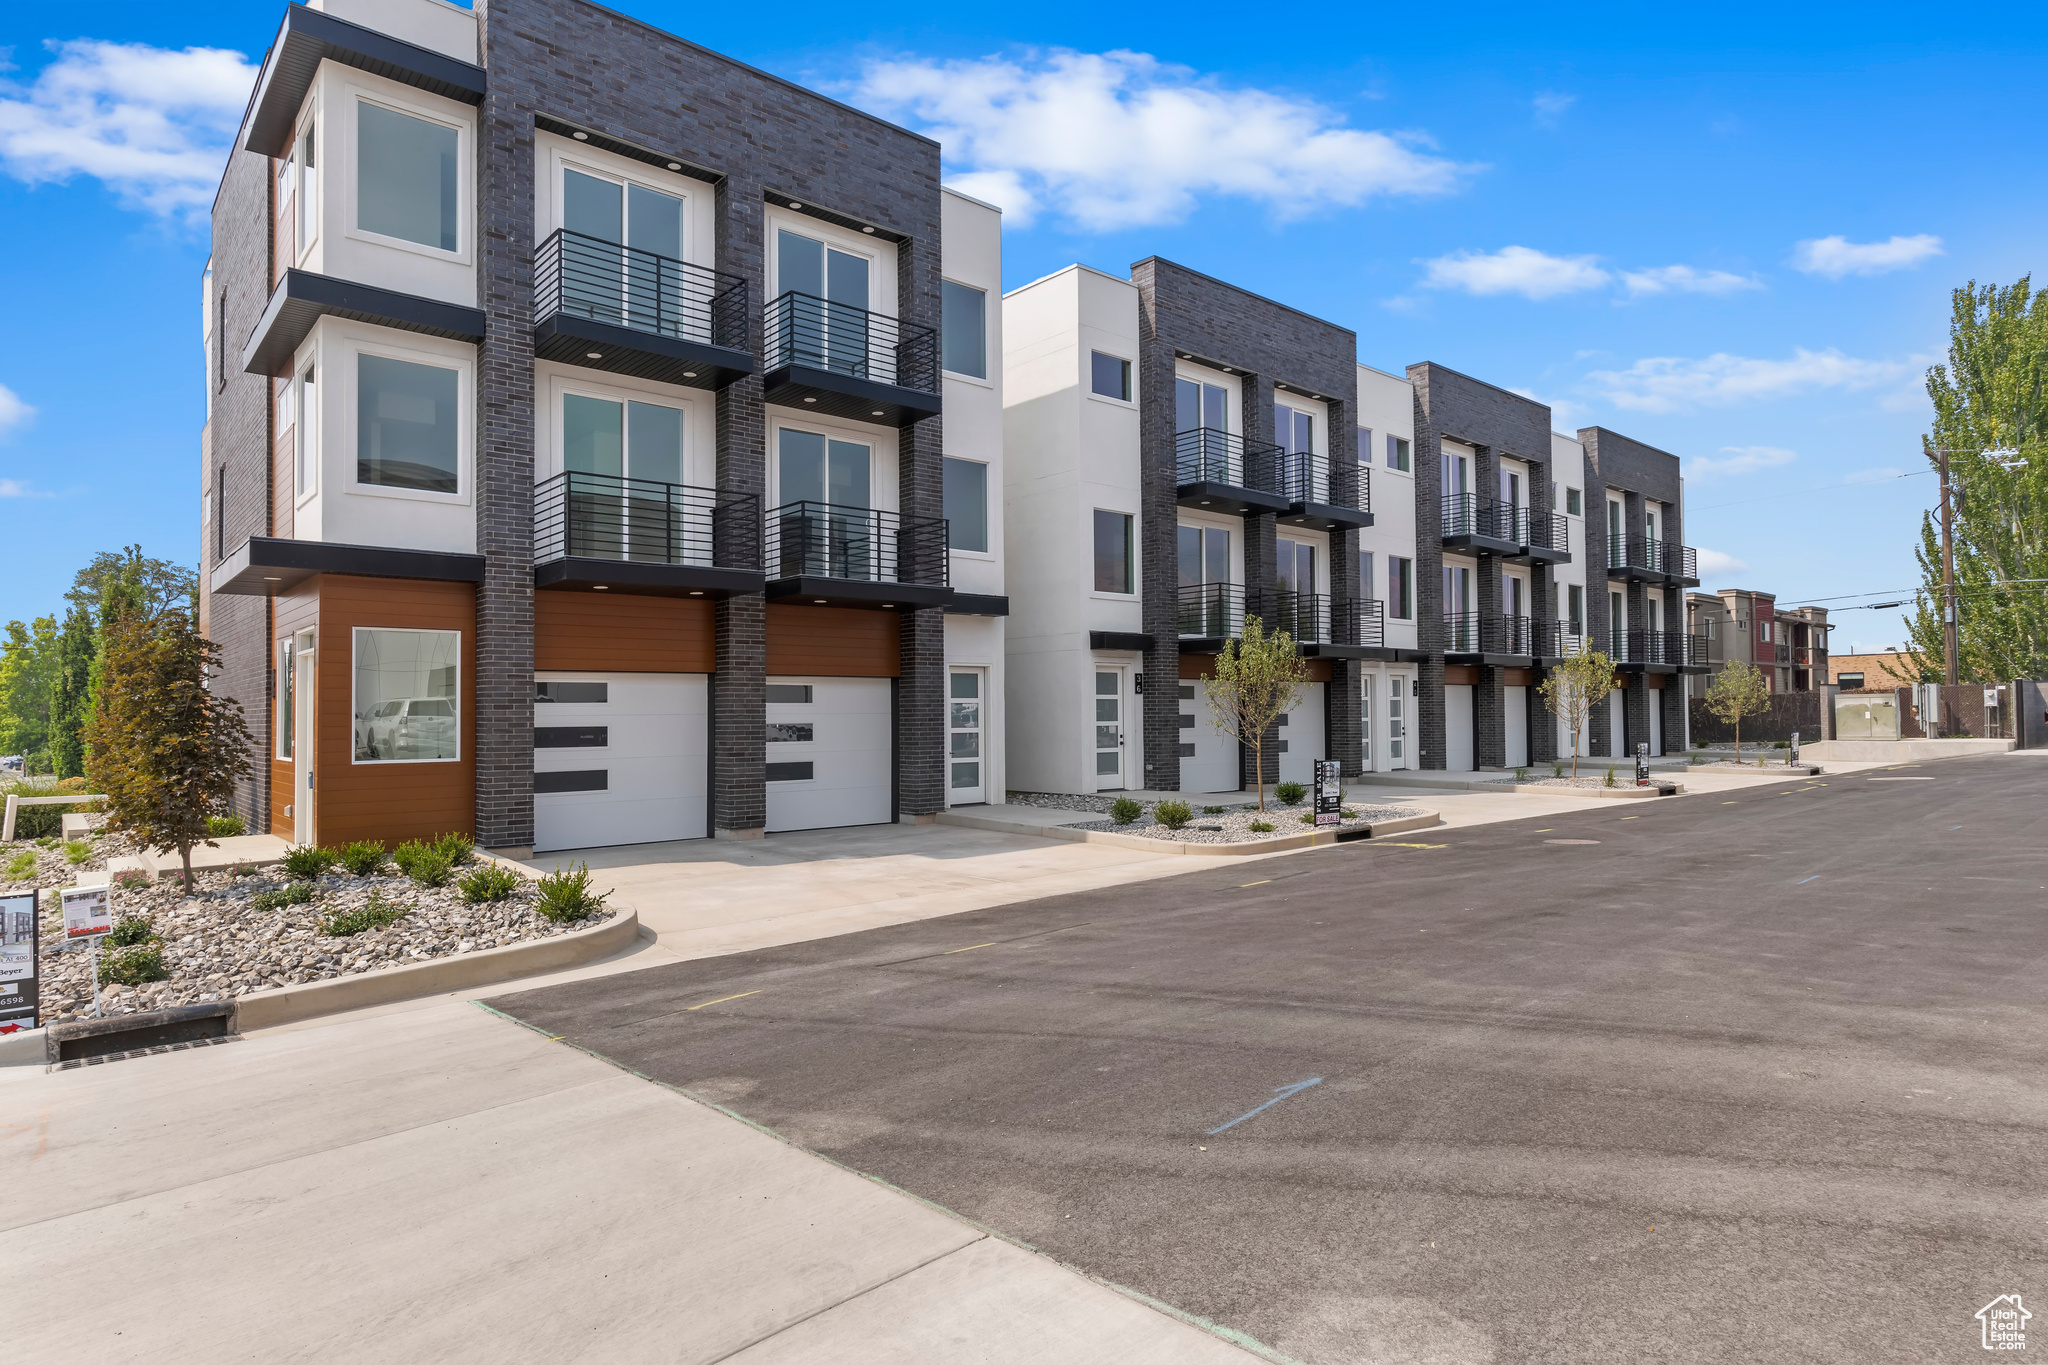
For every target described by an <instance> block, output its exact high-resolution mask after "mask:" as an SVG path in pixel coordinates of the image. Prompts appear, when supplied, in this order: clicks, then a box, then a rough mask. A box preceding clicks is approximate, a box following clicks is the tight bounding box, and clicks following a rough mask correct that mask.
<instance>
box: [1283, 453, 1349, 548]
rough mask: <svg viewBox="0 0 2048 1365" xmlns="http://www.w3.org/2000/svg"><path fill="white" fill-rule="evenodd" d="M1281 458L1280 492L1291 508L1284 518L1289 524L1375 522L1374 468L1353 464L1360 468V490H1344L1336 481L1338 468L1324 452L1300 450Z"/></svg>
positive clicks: (1333, 527)
mask: <svg viewBox="0 0 2048 1365" xmlns="http://www.w3.org/2000/svg"><path fill="white" fill-rule="evenodd" d="M1279 459H1280V495H1281V496H1282V497H1284V498H1286V499H1287V510H1286V511H1285V512H1282V513H1281V514H1280V520H1282V521H1284V522H1286V523H1287V524H1288V525H1289V526H1306V527H1309V528H1310V529H1312V530H1317V531H1348V530H1353V529H1356V528H1358V527H1361V526H1370V525H1372V469H1371V467H1370V466H1367V465H1362V464H1353V465H1352V466H1351V467H1352V468H1353V469H1356V470H1357V471H1358V492H1357V494H1356V495H1355V496H1354V495H1352V494H1350V493H1345V492H1342V491H1340V490H1339V489H1338V487H1337V485H1336V484H1335V483H1334V482H1333V481H1332V479H1333V476H1334V475H1335V474H1336V472H1337V471H1336V470H1335V469H1333V468H1332V467H1331V465H1330V461H1329V460H1328V459H1327V458H1326V457H1324V456H1321V455H1308V454H1303V453H1299V452H1295V453H1288V454H1283V455H1281V456H1280V457H1279Z"/></svg>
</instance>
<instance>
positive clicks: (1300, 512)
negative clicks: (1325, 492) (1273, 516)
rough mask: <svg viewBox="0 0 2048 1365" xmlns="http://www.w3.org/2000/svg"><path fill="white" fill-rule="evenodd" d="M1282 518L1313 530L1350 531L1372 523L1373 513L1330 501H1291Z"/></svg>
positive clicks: (1291, 524)
mask: <svg viewBox="0 0 2048 1365" xmlns="http://www.w3.org/2000/svg"><path fill="white" fill-rule="evenodd" d="M1280 520H1281V522H1282V523H1283V524H1285V525H1288V526H1305V527H1307V528H1308V529H1309V530H1311V531H1349V530H1354V529H1357V528H1359V527H1364V526H1370V525H1372V513H1370V512H1362V511H1360V510H1359V509H1358V508H1356V507H1339V506H1338V505H1337V504H1335V503H1329V502H1291V503H1289V504H1287V510H1286V511H1284V512H1282V513H1281V514H1280Z"/></svg>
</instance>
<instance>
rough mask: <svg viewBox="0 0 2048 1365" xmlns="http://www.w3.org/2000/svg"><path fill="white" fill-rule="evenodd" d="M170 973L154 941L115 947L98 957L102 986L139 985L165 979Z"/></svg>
mask: <svg viewBox="0 0 2048 1365" xmlns="http://www.w3.org/2000/svg"><path fill="white" fill-rule="evenodd" d="M170 974H171V973H170V971H169V969H168V968H166V967H165V966H164V950H163V948H162V947H161V946H160V945H158V944H156V943H138V944H136V945H135V946H134V947H132V948H116V949H114V951H112V952H111V953H105V954H102V955H101V957H100V984H101V985H102V986H140V985H142V984H143V983H144V982H148V981H163V980H166V979H168V978H169V977H170Z"/></svg>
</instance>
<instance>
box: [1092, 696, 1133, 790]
mask: <svg viewBox="0 0 2048 1365" xmlns="http://www.w3.org/2000/svg"><path fill="white" fill-rule="evenodd" d="M1123 707H1124V671H1123V670H1122V669H1121V668H1098V669H1096V670H1095V727H1094V729H1095V790H1097V791H1111V790H1116V789H1120V788H1122V787H1124V786H1127V785H1128V784H1127V783H1126V782H1125V781H1124V711H1123Z"/></svg>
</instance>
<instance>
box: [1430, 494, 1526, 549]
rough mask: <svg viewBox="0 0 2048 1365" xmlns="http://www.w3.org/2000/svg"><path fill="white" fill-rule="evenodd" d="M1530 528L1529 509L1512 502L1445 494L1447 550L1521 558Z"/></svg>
mask: <svg viewBox="0 0 2048 1365" xmlns="http://www.w3.org/2000/svg"><path fill="white" fill-rule="evenodd" d="M1527 525H1528V512H1527V510H1526V509H1524V508H1521V507H1516V506H1514V505H1513V504H1511V503H1505V502H1495V501H1494V500H1493V499H1491V498H1481V497H1480V496H1479V495H1478V494H1477V493H1446V494H1445V495H1444V502H1443V543H1444V548H1445V549H1447V550H1471V551H1473V552H1474V553H1476V554H1486V555H1502V556H1511V557H1517V558H1518V557H1520V555H1521V553H1522V545H1523V542H1524V541H1525V540H1526V538H1527V537H1526V530H1525V528H1526V527H1527Z"/></svg>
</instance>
